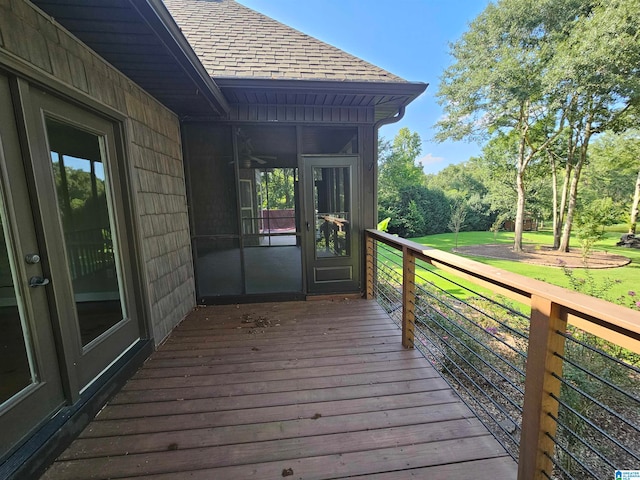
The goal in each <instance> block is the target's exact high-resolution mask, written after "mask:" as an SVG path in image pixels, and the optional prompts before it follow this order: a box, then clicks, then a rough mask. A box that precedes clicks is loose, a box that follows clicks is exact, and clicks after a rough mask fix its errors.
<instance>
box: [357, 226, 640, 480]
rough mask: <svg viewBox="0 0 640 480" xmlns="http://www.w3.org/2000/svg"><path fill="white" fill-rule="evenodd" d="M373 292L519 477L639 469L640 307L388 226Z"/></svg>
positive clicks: (370, 271) (370, 273) (376, 249)
mask: <svg viewBox="0 0 640 480" xmlns="http://www.w3.org/2000/svg"><path fill="white" fill-rule="evenodd" d="M367 298H375V299H376V300H377V301H378V302H379V303H380V304H381V305H382V307H383V308H384V309H385V310H386V311H387V312H388V313H389V315H390V317H391V318H392V319H393V320H394V321H395V322H396V323H397V324H398V326H399V327H400V328H402V342H403V345H404V346H405V347H407V348H416V349H417V350H419V351H420V352H421V353H422V354H423V355H424V357H425V358H426V359H427V360H428V361H429V362H430V363H431V364H432V365H433V366H434V367H435V368H437V369H439V371H440V372H441V373H442V375H443V378H444V379H445V380H447V381H448V382H449V384H450V385H451V386H452V388H454V389H455V390H456V391H457V392H458V394H459V396H460V397H461V398H462V400H463V401H464V402H465V403H466V404H467V405H468V406H469V408H470V409H471V410H472V411H473V412H474V413H475V415H476V416H477V417H478V419H479V420H480V421H481V422H482V423H483V424H484V425H485V427H486V428H487V429H488V430H489V431H490V432H492V434H493V435H494V437H495V438H496V439H497V440H498V442H499V443H500V444H501V445H502V446H503V447H504V449H505V450H506V451H507V453H508V454H509V455H511V456H512V457H513V458H514V459H515V460H516V461H517V462H518V479H519V480H525V479H527V480H529V479H544V478H547V479H553V480H565V479H567V480H571V479H596V480H600V479H605V478H612V479H613V478H615V477H614V475H615V472H616V471H617V470H637V469H639V468H640V368H639V367H640V312H638V311H634V310H631V309H628V308H625V307H622V306H619V305H614V304H611V303H609V302H606V301H603V300H599V299H596V298H593V297H589V296H586V295H583V294H580V293H578V292H574V291H570V290H566V289H563V288H560V287H556V286H552V285H549V284H546V283H544V282H541V281H539V280H533V279H529V278H526V277H523V276H521V275H517V274H512V273H510V272H506V271H503V270H499V269H496V268H493V267H490V266H488V265H484V264H481V263H479V262H475V261H472V260H469V259H466V258H463V257H459V256H456V255H453V254H450V253H448V252H443V251H439V250H436V249H432V248H428V247H425V246H423V245H420V244H417V243H414V242H411V241H408V240H405V239H401V238H399V237H395V236H392V235H388V234H385V233H383V232H379V231H377V230H368V231H367Z"/></svg>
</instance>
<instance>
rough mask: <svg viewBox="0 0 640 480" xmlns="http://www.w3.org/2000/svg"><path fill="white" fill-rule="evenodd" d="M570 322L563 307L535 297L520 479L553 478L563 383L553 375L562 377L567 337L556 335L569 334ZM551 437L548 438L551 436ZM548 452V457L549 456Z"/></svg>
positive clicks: (526, 385)
mask: <svg viewBox="0 0 640 480" xmlns="http://www.w3.org/2000/svg"><path fill="white" fill-rule="evenodd" d="M566 329H567V322H566V320H562V319H561V318H560V306H559V305H558V304H556V303H553V302H552V301H551V300H548V299H546V298H543V297H540V296H537V295H532V296H531V322H530V325H529V348H528V351H527V368H526V375H527V376H526V379H525V392H524V407H523V413H522V435H521V436H520V455H519V459H518V480H539V479H543V478H547V477H546V476H545V475H544V474H543V473H542V472H546V473H547V474H548V475H549V476H551V471H552V469H553V464H552V462H551V460H550V458H548V457H547V455H549V457H553V455H554V447H555V445H554V441H553V440H552V439H551V438H550V437H549V435H550V436H552V437H555V435H556V428H557V425H556V422H555V420H554V419H553V418H552V417H551V416H550V415H552V416H553V417H555V418H557V417H558V402H557V401H556V400H554V399H553V398H552V397H551V395H552V394H553V395H555V396H556V397H557V398H560V380H558V379H557V378H555V377H554V376H553V374H554V373H555V374H556V375H558V376H561V375H562V363H563V362H562V359H561V358H560V357H558V356H557V355H555V353H558V354H559V355H563V354H564V345H565V338H564V337H563V336H562V335H558V334H557V333H556V332H565V331H566ZM547 434H548V435H547ZM545 452H546V454H547V455H545Z"/></svg>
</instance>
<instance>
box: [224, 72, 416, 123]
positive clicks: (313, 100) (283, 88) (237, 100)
mask: <svg viewBox="0 0 640 480" xmlns="http://www.w3.org/2000/svg"><path fill="white" fill-rule="evenodd" d="M215 82H216V84H217V85H218V86H219V87H220V89H221V90H222V92H223V93H224V95H225V97H226V98H227V100H228V101H229V103H231V104H243V105H297V106H332V107H336V106H337V107H352V108H353V107H356V108H374V109H375V121H376V122H377V121H380V120H384V119H387V118H391V117H393V116H395V115H396V114H398V112H399V111H400V110H401V109H402V108H404V107H406V106H407V105H408V104H409V103H411V102H412V101H413V100H415V99H416V98H417V97H418V96H419V95H420V94H421V93H422V92H424V91H425V90H426V88H427V86H428V84H426V83H421V82H404V83H400V82H398V83H391V82H354V81H324V80H280V79H253V78H251V79H248V78H224V77H216V78H215Z"/></svg>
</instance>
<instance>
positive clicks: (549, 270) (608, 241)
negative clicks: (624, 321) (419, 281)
mask: <svg viewBox="0 0 640 480" xmlns="http://www.w3.org/2000/svg"><path fill="white" fill-rule="evenodd" d="M625 231H626V230H625ZM605 235H606V237H605V238H604V240H602V241H600V242H598V243H597V244H596V245H595V247H594V249H596V250H601V251H606V252H608V253H614V254H617V255H623V256H625V257H627V258H630V259H631V263H630V264H629V265H626V266H624V267H618V268H607V269H592V270H590V271H589V272H588V274H589V275H591V278H592V280H587V281H589V282H592V283H593V285H594V286H595V287H596V288H600V289H602V288H604V286H605V285H607V284H611V283H612V285H611V286H610V288H608V290H607V291H606V292H604V293H603V294H600V295H597V296H600V297H602V298H604V299H606V300H609V301H612V302H615V303H624V304H626V305H627V306H630V304H631V302H632V298H631V297H629V296H628V292H629V291H637V292H638V294H639V295H640V250H636V249H630V248H622V247H616V246H615V244H616V242H617V241H618V240H619V239H620V232H618V231H608V232H607V233H606V234H605ZM411 240H413V241H415V242H418V243H421V244H423V245H427V246H430V247H434V248H438V249H440V250H445V251H451V250H452V249H453V248H455V237H454V234H453V233H445V234H439V235H430V236H426V237H419V238H412V239H411ZM512 242H513V233H512V232H499V233H498V235H497V236H496V237H494V234H493V233H492V232H460V234H459V235H458V246H465V245H480V244H490V243H504V244H510V243H512ZM523 242H524V243H525V244H533V245H544V246H549V245H552V244H553V234H552V232H550V231H539V232H525V233H524V235H523ZM571 244H572V245H573V246H574V248H578V241H577V239H575V238H572V239H571ZM464 256H465V257H468V258H472V259H473V260H476V261H478V262H481V263H484V264H487V265H491V266H492V267H496V268H501V269H504V270H507V271H510V272H514V273H518V274H520V275H524V276H526V277H529V278H535V279H539V280H544V281H545V282H548V283H551V284H554V285H558V286H561V287H565V288H571V287H570V283H569V279H568V277H567V275H565V273H564V272H563V270H562V269H561V268H559V267H547V266H540V265H531V264H528V263H520V262H515V261H510V260H499V259H492V258H485V257H476V256H470V255H464ZM574 275H575V276H576V277H579V278H584V276H585V271H584V270H583V269H575V270H574ZM616 280H618V281H619V282H618V283H613V282H614V281H616ZM436 283H437V284H439V285H440V286H441V287H442V288H447V287H446V286H445V283H446V282H436ZM461 283H463V282H461ZM464 284H465V286H466V285H469V286H471V285H472V284H471V283H469V282H464ZM471 288H474V289H476V290H477V287H471ZM456 293H459V292H456ZM621 297H624V299H625V300H624V301H621V300H620V298H621ZM637 299H638V298H636V300H637Z"/></svg>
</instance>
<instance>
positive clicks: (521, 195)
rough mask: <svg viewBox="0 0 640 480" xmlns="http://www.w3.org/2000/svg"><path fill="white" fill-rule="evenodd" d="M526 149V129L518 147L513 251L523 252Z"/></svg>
mask: <svg viewBox="0 0 640 480" xmlns="http://www.w3.org/2000/svg"><path fill="white" fill-rule="evenodd" d="M525 148H526V129H525V130H524V131H523V132H522V135H521V137H520V144H519V145H518V163H517V165H516V167H517V168H516V171H517V173H516V191H517V192H518V203H517V205H516V219H515V227H514V238H513V251H514V252H521V251H522V230H523V227H524V205H525V189H524V170H525V168H526V166H527V163H528V162H527V159H525Z"/></svg>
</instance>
